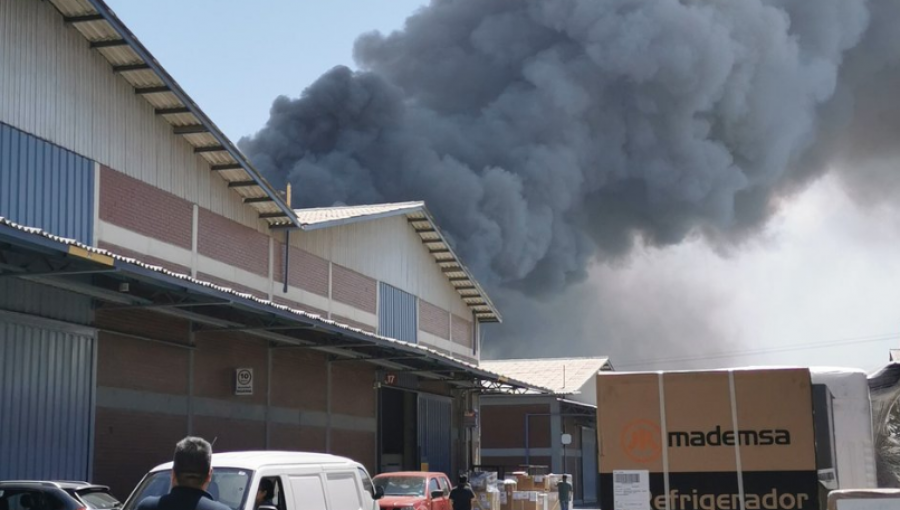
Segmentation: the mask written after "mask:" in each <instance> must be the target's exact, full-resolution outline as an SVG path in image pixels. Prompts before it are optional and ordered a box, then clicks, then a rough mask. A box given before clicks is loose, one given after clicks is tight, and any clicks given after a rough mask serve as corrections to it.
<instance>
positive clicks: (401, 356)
mask: <svg viewBox="0 0 900 510" xmlns="http://www.w3.org/2000/svg"><path fill="white" fill-rule="evenodd" d="M8 277H15V278H21V279H24V280H29V281H33V282H36V283H40V284H42V285H48V286H52V287H56V288H60V289H64V290H68V291H71V292H74V293H78V294H82V295H87V296H90V297H91V298H93V299H94V300H95V301H96V302H97V303H98V306H99V307H101V308H104V309H147V310H153V311H155V312H157V313H160V314H164V315H168V316H174V317H178V318H181V319H186V320H190V321H191V322H192V323H193V325H194V328H195V330H197V331H222V332H243V333H246V334H248V335H253V336H256V337H260V338H264V339H267V340H269V341H270V342H272V344H273V345H276V346H294V347H296V348H307V349H311V350H315V351H319V352H323V353H326V354H328V355H329V356H331V357H332V358H333V359H344V360H357V361H360V362H368V363H372V364H375V365H378V366H380V367H382V368H384V369H387V370H390V371H392V372H398V373H407V374H411V375H417V376H419V377H422V378H425V379H431V380H438V381H445V382H447V383H449V384H451V385H453V386H456V387H460V388H479V389H481V390H482V391H488V392H506V393H520V392H532V393H533V392H535V391H537V392H541V393H549V392H550V390H549V389H547V388H541V387H535V386H534V385H529V384H527V383H524V382H521V381H518V380H514V379H508V378H506V377H504V376H502V375H500V374H497V373H493V372H490V371H487V370H484V369H481V368H479V367H478V366H476V365H472V364H470V363H466V362H464V361H461V360H457V359H454V358H451V357H449V356H446V355H444V354H443V353H441V352H438V351H436V350H434V349H430V348H428V347H425V346H422V345H417V344H411V343H407V342H401V341H399V340H395V339H392V338H387V337H383V336H379V335H375V334H372V333H368V332H365V331H362V330H359V329H356V328H352V327H350V326H346V325H344V324H340V323H337V322H334V321H331V320H327V319H324V318H322V317H319V316H317V315H313V314H310V313H306V312H303V311H301V310H295V309H291V308H289V307H286V306H282V305H279V304H276V303H272V302H270V301H266V300H263V299H260V298H257V297H255V296H252V295H250V294H244V293H240V292H237V291H235V290H233V289H229V288H226V287H221V286H218V285H215V284H212V283H209V282H205V281H202V280H198V279H196V278H192V277H190V276H187V275H183V274H178V273H174V272H172V271H168V270H166V269H164V268H161V267H158V266H152V265H149V264H145V263H143V262H141V261H139V260H136V259H131V258H127V257H122V256H119V255H116V254H114V253H111V252H108V251H106V250H99V249H97V248H93V247H90V246H87V245H84V244H82V243H79V242H77V241H74V240H71V239H65V238H61V237H58V236H54V235H52V234H49V233H47V232H44V231H42V230H40V229H35V228H29V227H23V226H21V225H18V224H16V223H14V222H11V221H9V220H7V219H5V218H2V217H0V278H8ZM149 339H150V340H158V341H160V342H164V343H166V342H169V341H167V340H165V339H153V338H149ZM169 343H170V342H169Z"/></svg>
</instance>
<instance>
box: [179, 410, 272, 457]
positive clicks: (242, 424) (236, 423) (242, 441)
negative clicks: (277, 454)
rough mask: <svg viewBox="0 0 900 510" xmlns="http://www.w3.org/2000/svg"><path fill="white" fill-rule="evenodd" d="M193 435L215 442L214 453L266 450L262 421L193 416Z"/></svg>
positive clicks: (264, 429)
mask: <svg viewBox="0 0 900 510" xmlns="http://www.w3.org/2000/svg"><path fill="white" fill-rule="evenodd" d="M193 433H194V435H198V436H200V437H202V438H204V439H206V440H207V441H209V442H212V441H214V440H215V442H216V443H215V445H214V446H213V451H214V452H239V451H245V450H265V449H266V424H265V422H262V421H251V420H238V419H234V418H222V417H219V416H194V431H193ZM173 446H174V445H173Z"/></svg>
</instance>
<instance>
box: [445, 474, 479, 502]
mask: <svg viewBox="0 0 900 510" xmlns="http://www.w3.org/2000/svg"><path fill="white" fill-rule="evenodd" d="M473 501H475V493H474V492H472V488H471V487H469V478H468V477H467V476H460V477H459V485H457V486H456V487H454V489H453V490H452V491H450V504H451V505H452V507H453V510H472V502H473Z"/></svg>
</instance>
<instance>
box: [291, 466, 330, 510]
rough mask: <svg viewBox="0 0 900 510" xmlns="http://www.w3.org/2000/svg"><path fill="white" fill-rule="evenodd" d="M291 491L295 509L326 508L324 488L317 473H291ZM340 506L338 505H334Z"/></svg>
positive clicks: (315, 509)
mask: <svg viewBox="0 0 900 510" xmlns="http://www.w3.org/2000/svg"><path fill="white" fill-rule="evenodd" d="M289 483H290V484H291V492H292V493H293V495H294V505H293V508H295V509H298V510H299V509H303V510H327V507H326V505H325V488H324V487H322V479H321V478H320V477H319V475H291V476H290V481H289ZM336 508H340V507H336Z"/></svg>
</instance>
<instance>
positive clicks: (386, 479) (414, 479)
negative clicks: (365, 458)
mask: <svg viewBox="0 0 900 510" xmlns="http://www.w3.org/2000/svg"><path fill="white" fill-rule="evenodd" d="M373 481H374V482H375V486H376V487H381V488H382V489H384V495H385V496H424V495H425V479H424V478H422V477H420V476H379V477H376V478H375V480H373Z"/></svg>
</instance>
